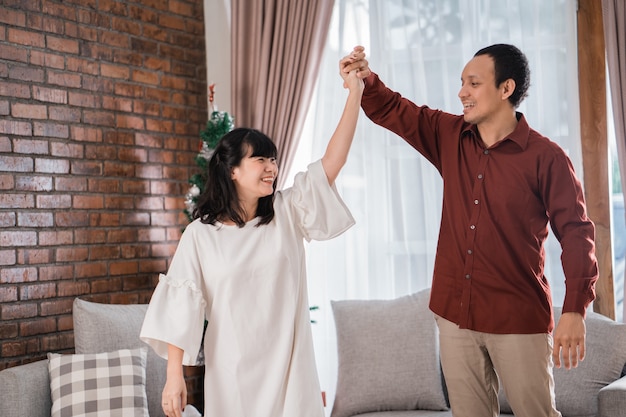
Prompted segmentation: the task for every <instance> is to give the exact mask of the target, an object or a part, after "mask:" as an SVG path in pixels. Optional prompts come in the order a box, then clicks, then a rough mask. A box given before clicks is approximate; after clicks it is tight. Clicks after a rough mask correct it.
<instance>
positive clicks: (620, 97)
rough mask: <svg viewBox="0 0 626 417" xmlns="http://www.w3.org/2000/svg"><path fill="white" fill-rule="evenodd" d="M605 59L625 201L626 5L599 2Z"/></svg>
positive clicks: (615, 0)
mask: <svg viewBox="0 0 626 417" xmlns="http://www.w3.org/2000/svg"><path fill="white" fill-rule="evenodd" d="M602 19H603V22H604V39H605V44H606V57H607V65H608V70H609V79H610V82H611V96H612V98H613V100H612V104H613V118H614V122H615V140H616V141H617V155H618V158H619V167H620V177H621V180H622V191H623V192H624V195H625V198H626V2H624V0H602Z"/></svg>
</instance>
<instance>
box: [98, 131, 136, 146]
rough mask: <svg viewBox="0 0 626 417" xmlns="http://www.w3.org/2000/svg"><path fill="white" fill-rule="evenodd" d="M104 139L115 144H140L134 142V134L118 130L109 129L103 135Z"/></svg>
mask: <svg viewBox="0 0 626 417" xmlns="http://www.w3.org/2000/svg"><path fill="white" fill-rule="evenodd" d="M104 141H105V142H106V143H113V144H116V145H128V146H134V145H137V146H140V145H138V144H135V136H134V135H133V134H132V133H129V132H120V131H119V130H109V131H108V132H106V134H105V135H104Z"/></svg>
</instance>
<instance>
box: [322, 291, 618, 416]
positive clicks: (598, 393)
mask: <svg viewBox="0 0 626 417" xmlns="http://www.w3.org/2000/svg"><path fill="white" fill-rule="evenodd" d="M429 296H430V290H428V289H426V290H423V291H420V292H418V293H415V294H412V295H408V296H404V297H400V298H397V299H394V300H341V301H332V302H331V305H332V309H333V314H334V317H335V327H336V331H337V349H338V352H337V353H338V355H337V357H338V372H337V388H336V394H335V400H334V403H333V408H332V413H331V417H352V416H359V417H451V416H452V413H451V412H450V410H449V406H448V401H447V393H446V389H445V381H444V380H443V376H442V372H441V368H440V364H439V348H438V333H437V325H436V323H435V320H434V317H433V314H432V312H431V311H430V310H429V309H428V301H429ZM559 317H560V308H555V320H557V321H558V318H559ZM586 327H587V341H586V346H587V353H586V358H585V360H584V361H583V362H582V363H580V365H579V366H578V367H577V368H575V369H571V370H569V371H568V370H564V369H561V368H559V369H555V371H554V379H555V391H556V405H557V408H558V410H559V411H560V412H561V413H562V415H563V417H624V416H626V376H624V373H623V371H624V365H625V364H626V324H622V323H616V322H615V321H613V320H610V319H608V318H606V317H604V316H602V315H599V314H596V313H593V312H589V313H588V315H587V320H586ZM499 400H500V409H501V412H502V415H511V414H512V411H511V408H510V406H509V405H508V402H507V400H506V395H505V394H504V392H500V394H499Z"/></svg>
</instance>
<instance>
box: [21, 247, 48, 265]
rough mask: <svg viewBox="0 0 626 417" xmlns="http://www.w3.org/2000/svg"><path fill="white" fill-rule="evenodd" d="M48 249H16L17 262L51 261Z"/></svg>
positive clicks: (41, 262) (29, 263)
mask: <svg viewBox="0 0 626 417" xmlns="http://www.w3.org/2000/svg"><path fill="white" fill-rule="evenodd" d="M52 259H53V258H52V254H51V250H50V249H18V250H17V263H18V264H20V265H37V264H47V263H50V262H51V261H52Z"/></svg>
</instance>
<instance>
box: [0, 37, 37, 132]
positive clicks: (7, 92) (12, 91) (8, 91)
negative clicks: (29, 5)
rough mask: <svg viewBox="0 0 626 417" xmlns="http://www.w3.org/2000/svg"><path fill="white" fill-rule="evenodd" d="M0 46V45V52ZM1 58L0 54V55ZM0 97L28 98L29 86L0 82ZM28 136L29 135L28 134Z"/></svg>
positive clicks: (0, 48)
mask: <svg viewBox="0 0 626 417" xmlns="http://www.w3.org/2000/svg"><path fill="white" fill-rule="evenodd" d="M1 50H2V46H1V45H0V51H1ZM0 58H1V53H0ZM0 96H6V97H12V98H14V99H16V98H30V86H28V85H26V84H17V83H11V82H3V81H0ZM29 135H30V134H29Z"/></svg>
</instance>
